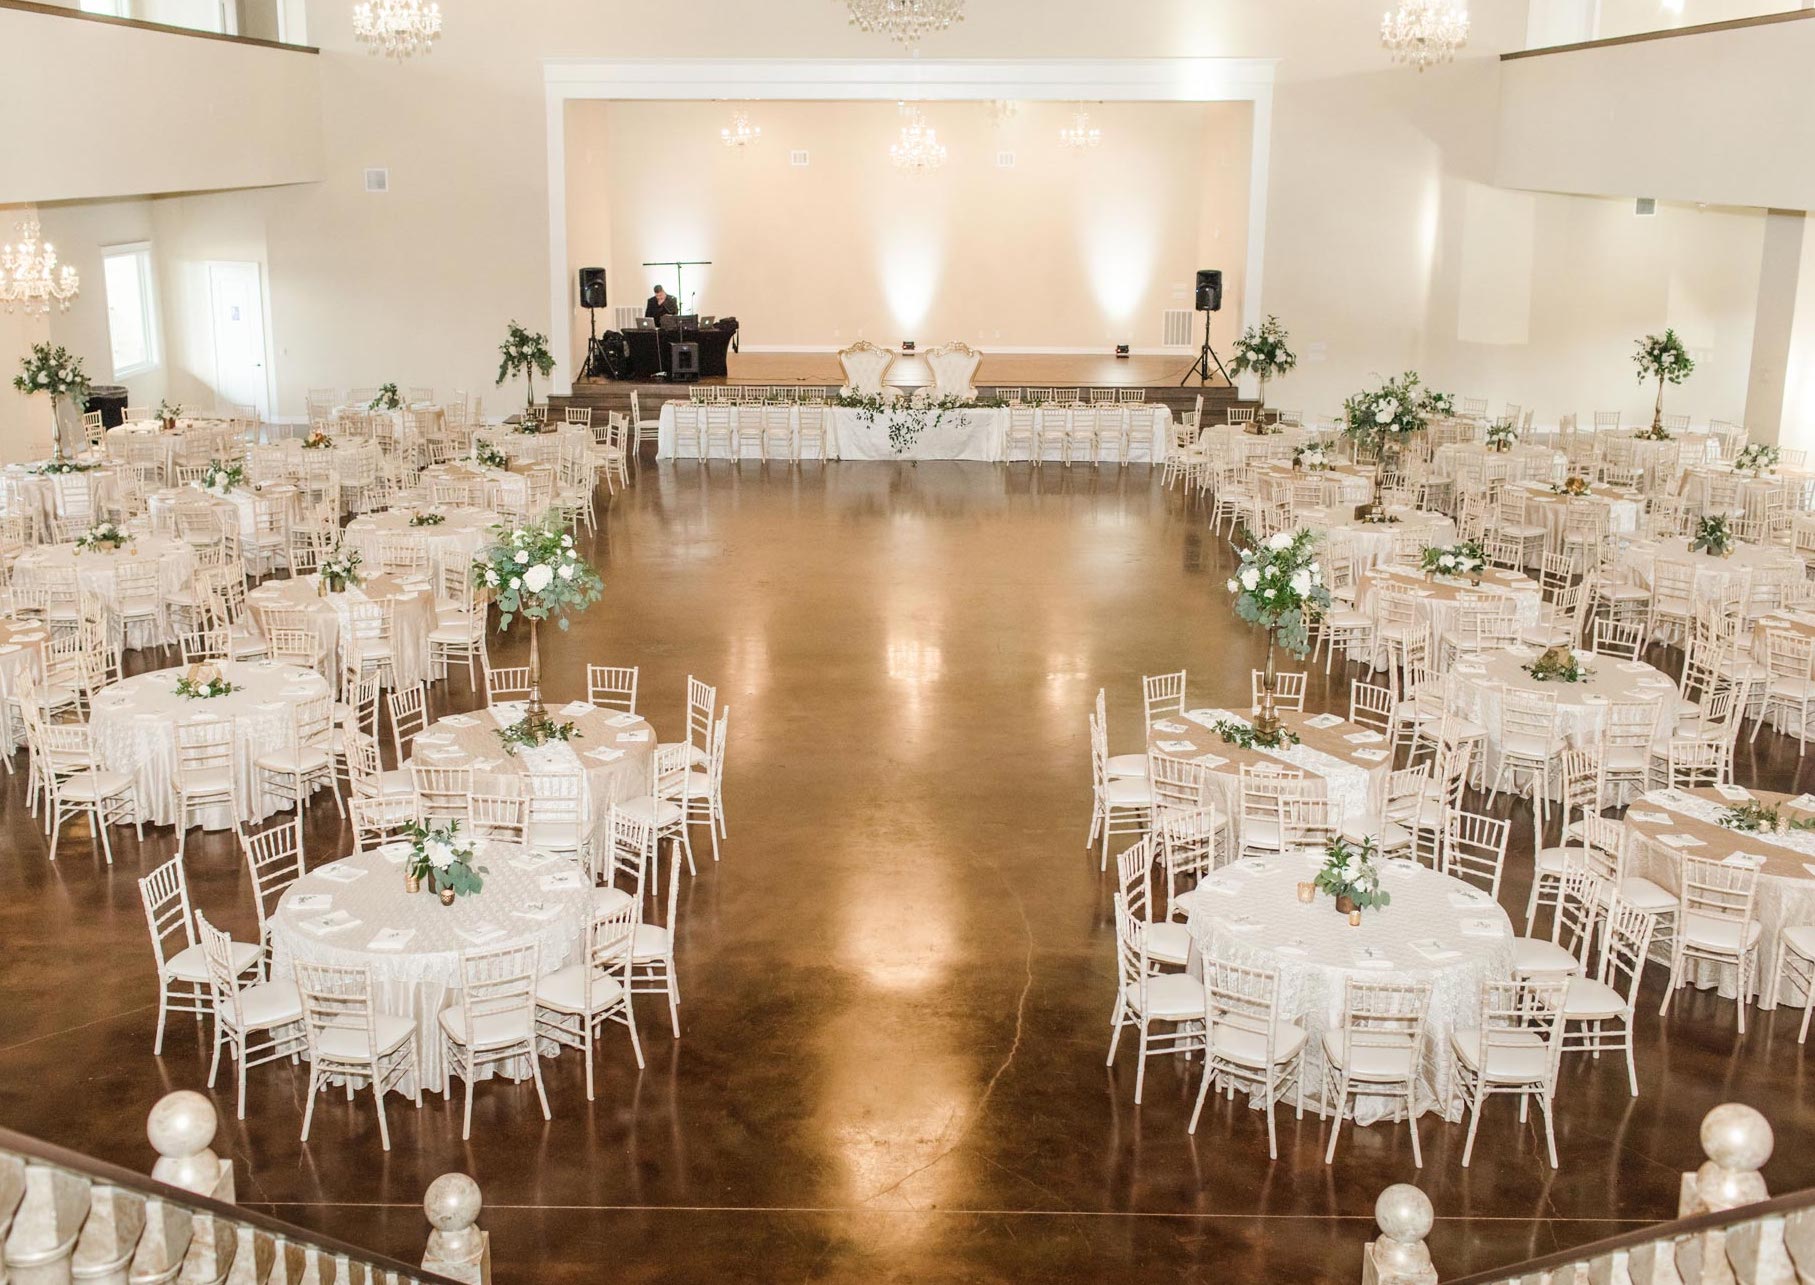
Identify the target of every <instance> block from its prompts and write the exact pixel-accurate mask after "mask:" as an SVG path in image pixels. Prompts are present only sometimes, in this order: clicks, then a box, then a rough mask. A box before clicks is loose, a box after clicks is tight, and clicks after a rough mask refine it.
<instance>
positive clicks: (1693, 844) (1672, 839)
mask: <svg viewBox="0 0 1815 1285" xmlns="http://www.w3.org/2000/svg"><path fill="white" fill-rule="evenodd" d="M1657 841H1658V842H1659V843H1663V844H1668V845H1669V846H1670V847H1672V848H1675V849H1676V850H1677V851H1678V852H1681V851H1682V850H1683V849H1685V848H1705V847H1707V846H1708V845H1707V843H1706V841H1704V840H1702V839H1698V838H1696V837H1695V836H1694V835H1692V834H1660V835H1658V837H1657Z"/></svg>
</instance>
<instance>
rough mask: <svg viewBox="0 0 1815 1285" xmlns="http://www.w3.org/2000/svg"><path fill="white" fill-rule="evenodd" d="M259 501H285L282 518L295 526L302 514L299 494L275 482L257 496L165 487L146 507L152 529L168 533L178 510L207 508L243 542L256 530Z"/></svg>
mask: <svg viewBox="0 0 1815 1285" xmlns="http://www.w3.org/2000/svg"><path fill="white" fill-rule="evenodd" d="M260 497H263V498H265V499H280V500H283V501H285V505H284V516H285V518H286V520H288V521H292V522H294V521H295V520H296V518H297V517H298V516H299V515H300V514H301V512H302V492H301V491H299V490H297V489H296V488H295V487H294V486H291V485H290V484H289V483H288V482H274V483H272V484H271V485H269V486H263V487H260V488H259V489H258V490H257V491H256V492H254V491H252V490H249V489H247V488H246V487H243V486H236V487H234V488H233V489H232V490H231V491H229V492H227V494H225V495H211V494H209V493H208V492H207V491H204V490H202V488H201V487H199V486H167V487H165V488H164V489H163V490H161V491H153V492H152V493H151V494H150V495H148V496H146V497H145V507H146V511H147V512H148V513H149V514H150V515H151V526H152V529H153V530H155V531H168V530H171V529H172V526H173V524H174V523H175V522H176V511H177V510H178V509H179V508H182V507H184V506H186V505H206V506H207V507H208V508H211V509H213V510H214V511H215V512H216V513H218V514H220V516H221V521H223V522H226V523H231V524H232V525H233V528H234V529H236V530H237V531H238V532H239V533H240V535H241V536H242V537H243V538H245V539H248V540H250V539H251V538H252V535H253V531H254V529H255V526H254V524H255V518H254V511H255V510H254V504H253V501H254V500H256V499H259V498H260Z"/></svg>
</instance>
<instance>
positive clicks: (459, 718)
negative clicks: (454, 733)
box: [416, 714, 479, 740]
mask: <svg viewBox="0 0 1815 1285" xmlns="http://www.w3.org/2000/svg"><path fill="white" fill-rule="evenodd" d="M441 721H442V722H443V723H446V724H447V725H448V726H449V727H476V726H477V725H478V723H479V720H478V719H476V718H474V717H473V716H472V715H471V714H449V715H448V716H447V717H446V718H444V719H442V720H441ZM416 739H417V740H421V739H422V738H421V737H420V736H418V737H417V738H416Z"/></svg>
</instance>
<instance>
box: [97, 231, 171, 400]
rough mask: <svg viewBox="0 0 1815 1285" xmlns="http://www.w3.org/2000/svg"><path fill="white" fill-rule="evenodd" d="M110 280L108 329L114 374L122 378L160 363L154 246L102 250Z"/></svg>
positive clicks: (104, 266)
mask: <svg viewBox="0 0 1815 1285" xmlns="http://www.w3.org/2000/svg"><path fill="white" fill-rule="evenodd" d="M101 275H102V276H103V277H104V278H105V280H106V283H107V333H108V337H109V338H110V339H111V340H112V342H113V376H114V378H115V379H123V378H125V377H126V376H128V375H137V374H140V373H142V372H144V371H147V370H151V369H152V368H153V367H155V366H156V365H157V364H158V333H157V313H156V311H155V309H154V306H153V302H152V297H151V247H150V246H148V245H123V246H114V247H113V248H111V249H109V250H106V251H104V252H103V253H102V257H101Z"/></svg>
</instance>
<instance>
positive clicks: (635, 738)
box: [618, 727, 655, 745]
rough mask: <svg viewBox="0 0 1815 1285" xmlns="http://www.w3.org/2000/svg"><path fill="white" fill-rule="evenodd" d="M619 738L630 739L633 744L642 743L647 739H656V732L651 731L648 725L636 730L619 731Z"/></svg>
mask: <svg viewBox="0 0 1815 1285" xmlns="http://www.w3.org/2000/svg"><path fill="white" fill-rule="evenodd" d="M618 739H619V740H620V741H629V742H630V743H631V744H632V745H641V744H643V743H644V742H645V741H652V740H654V739H655V733H654V732H652V731H650V730H649V729H648V728H647V727H640V728H638V729H637V730H636V731H634V732H619V733H618Z"/></svg>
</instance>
